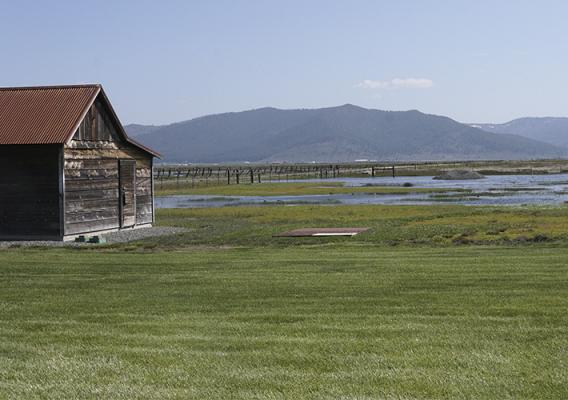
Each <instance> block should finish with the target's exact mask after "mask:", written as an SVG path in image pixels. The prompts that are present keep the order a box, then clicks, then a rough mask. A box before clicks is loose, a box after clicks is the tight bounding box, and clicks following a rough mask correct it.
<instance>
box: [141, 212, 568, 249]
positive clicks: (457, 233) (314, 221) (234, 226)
mask: <svg viewBox="0 0 568 400" xmlns="http://www.w3.org/2000/svg"><path fill="white" fill-rule="evenodd" d="M158 221H159V223H160V224H163V225H167V226H180V227H185V228H188V229H189V231H188V232H187V233H185V234H182V235H178V236H171V237H163V238H157V239H149V240H147V241H145V242H143V243H144V244H143V245H144V246H148V247H150V248H151V247H152V246H157V247H158V248H159V247H160V246H167V247H181V248H183V247H186V246H195V245H205V246H253V247H254V246H290V245H298V244H312V245H319V244H338V243H345V244H350V245H372V246H394V245H412V246H414V245H420V246H454V245H477V244H484V245H485V244H493V245H503V244H504V245H527V244H531V243H550V244H556V243H566V241H567V240H568V232H567V231H566V226H568V207H547V208H545V207H466V206H459V205H432V206H381V205H356V206H346V205H343V206H293V207H285V206H256V207H255V206H251V207H224V208H203V209H165V210H158ZM311 227H369V228H371V229H370V230H369V231H368V232H365V233H362V234H360V235H358V236H355V237H353V238H337V237H336V238H321V237H320V238H301V239H293V238H274V237H272V235H274V234H276V233H279V232H283V231H285V230H289V229H295V228H311Z"/></svg>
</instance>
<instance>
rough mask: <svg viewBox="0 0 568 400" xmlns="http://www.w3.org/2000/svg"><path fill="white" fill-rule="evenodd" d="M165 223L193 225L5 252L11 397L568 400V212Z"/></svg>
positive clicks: (222, 214) (4, 357)
mask: <svg viewBox="0 0 568 400" xmlns="http://www.w3.org/2000/svg"><path fill="white" fill-rule="evenodd" d="M157 220H158V224H159V225H164V226H180V227H185V228H187V232H186V233H182V234H177V235H172V236H165V237H158V238H151V239H145V240H142V241H139V242H135V243H131V244H121V245H100V246H92V247H84V248H70V249H44V248H42V249H24V248H12V249H7V250H0V271H1V274H0V320H1V323H0V398H10V399H11V398H22V399H48V398H58V399H63V398H69V399H91V398H108V399H136V398H140V399H155V398H166V399H167V398H170V399H173V398H180V399H181V398H184V399H185V398H195V399H426V398H429V399H434V398H436V399H455V398H471V399H495V398H499V399H501V398H509V399H514V398H515V399H516V398H519V399H520V398H522V399H527V398H532V399H541V398H546V399H565V398H568V372H567V371H568V370H567V369H566V368H565V366H566V365H567V363H568V314H567V313H566V310H567V309H568V296H566V293H568V250H567V249H566V243H567V240H568V236H567V234H566V226H568V224H567V222H568V207H549V208H545V207H538V208H537V207H535V208H530V207H507V208H496V207H495V208H494V207H465V206H457V205H434V206H304V205H302V206H293V207H286V206H263V207H224V208H209V209H168V210H158V214H157ZM301 227H369V228H371V229H370V230H369V231H367V232H365V233H362V234H360V235H358V236H355V237H353V238H337V237H336V238H324V237H320V238H275V237H272V235H273V234H275V233H278V232H282V231H284V230H288V229H293V228H301Z"/></svg>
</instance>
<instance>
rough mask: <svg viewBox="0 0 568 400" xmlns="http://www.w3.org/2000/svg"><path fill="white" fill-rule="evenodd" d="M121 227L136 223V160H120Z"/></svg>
mask: <svg viewBox="0 0 568 400" xmlns="http://www.w3.org/2000/svg"><path fill="white" fill-rule="evenodd" d="M119 182H120V199H119V201H120V206H119V209H120V227H121V228H125V227H129V226H134V225H136V161H134V160H120V161H119Z"/></svg>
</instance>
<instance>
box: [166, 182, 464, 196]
mask: <svg viewBox="0 0 568 400" xmlns="http://www.w3.org/2000/svg"><path fill="white" fill-rule="evenodd" d="M448 191H454V192H455V191H465V190H463V189H451V190H448V189H441V188H412V187H410V188H409V187H400V186H361V187H359V186H357V187H352V186H344V184H343V182H288V183H261V184H250V183H248V184H240V185H222V186H199V187H192V186H191V185H190V184H184V183H180V184H179V185H176V184H174V183H172V184H168V185H164V186H163V187H160V185H158V184H157V185H156V195H157V196H173V195H185V194H188V195H215V196H301V195H317V194H350V193H368V194H377V195H380V194H410V193H439V192H448Z"/></svg>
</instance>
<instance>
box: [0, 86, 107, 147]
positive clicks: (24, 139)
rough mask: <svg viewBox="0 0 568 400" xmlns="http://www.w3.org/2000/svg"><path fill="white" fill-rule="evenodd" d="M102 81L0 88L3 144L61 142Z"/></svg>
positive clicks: (0, 140)
mask: <svg viewBox="0 0 568 400" xmlns="http://www.w3.org/2000/svg"><path fill="white" fill-rule="evenodd" d="M100 90H101V87H100V85H76V86H45V87H24V88H0V144H58V143H59V144H61V143H65V142H66V141H67V139H68V138H69V137H70V136H71V135H72V134H73V133H74V132H73V130H74V129H75V128H76V126H77V124H78V123H79V122H80V119H81V117H82V116H83V114H84V112H85V111H86V110H87V108H88V106H89V105H90V104H91V103H92V102H93V101H94V99H95V97H96V96H97V94H98V93H99V91H100Z"/></svg>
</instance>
